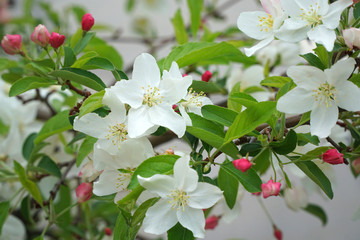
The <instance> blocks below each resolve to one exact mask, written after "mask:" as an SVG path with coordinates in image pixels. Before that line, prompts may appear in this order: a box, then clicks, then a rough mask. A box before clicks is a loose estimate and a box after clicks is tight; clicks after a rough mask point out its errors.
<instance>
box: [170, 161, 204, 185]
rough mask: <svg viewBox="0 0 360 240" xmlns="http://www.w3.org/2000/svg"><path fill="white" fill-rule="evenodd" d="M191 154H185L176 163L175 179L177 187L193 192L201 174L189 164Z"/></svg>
mask: <svg viewBox="0 0 360 240" xmlns="http://www.w3.org/2000/svg"><path fill="white" fill-rule="evenodd" d="M189 161H190V156H189V155H185V156H183V157H181V158H179V159H178V160H177V161H176V162H175V165H174V179H175V184H176V187H177V189H182V190H184V191H185V192H192V191H194V190H195V189H196V186H197V184H198V179H199V176H198V175H197V173H196V171H195V170H194V169H192V168H190V166H189Z"/></svg>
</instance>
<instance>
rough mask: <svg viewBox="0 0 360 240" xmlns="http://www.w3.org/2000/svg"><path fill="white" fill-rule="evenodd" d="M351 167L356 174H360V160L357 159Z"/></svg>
mask: <svg viewBox="0 0 360 240" xmlns="http://www.w3.org/2000/svg"><path fill="white" fill-rule="evenodd" d="M351 166H352V167H353V168H354V171H355V173H356V174H359V173H360V158H357V159H355V160H354V161H353V162H352V163H351Z"/></svg>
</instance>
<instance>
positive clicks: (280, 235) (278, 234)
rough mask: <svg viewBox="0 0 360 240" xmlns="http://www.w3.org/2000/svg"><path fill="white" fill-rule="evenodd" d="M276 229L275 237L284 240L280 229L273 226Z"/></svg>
mask: <svg viewBox="0 0 360 240" xmlns="http://www.w3.org/2000/svg"><path fill="white" fill-rule="evenodd" d="M273 228H274V236H275V238H276V239H277V240H282V232H281V230H280V229H278V228H277V227H276V226H275V225H274V226H273Z"/></svg>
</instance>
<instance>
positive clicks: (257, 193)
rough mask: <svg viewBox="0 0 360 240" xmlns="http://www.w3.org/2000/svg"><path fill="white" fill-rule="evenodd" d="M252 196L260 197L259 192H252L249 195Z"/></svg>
mask: <svg viewBox="0 0 360 240" xmlns="http://www.w3.org/2000/svg"><path fill="white" fill-rule="evenodd" d="M251 194H252V195H254V196H260V195H261V192H253V193H251Z"/></svg>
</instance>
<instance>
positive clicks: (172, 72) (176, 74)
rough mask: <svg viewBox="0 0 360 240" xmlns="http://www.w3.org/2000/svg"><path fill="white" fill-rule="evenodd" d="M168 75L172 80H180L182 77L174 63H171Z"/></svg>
mask: <svg viewBox="0 0 360 240" xmlns="http://www.w3.org/2000/svg"><path fill="white" fill-rule="evenodd" d="M164 71H165V70H164ZM168 73H169V74H170V76H171V77H173V78H182V75H181V72H180V69H179V65H178V64H177V63H176V62H172V63H171V67H170V70H169V72H168Z"/></svg>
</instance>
